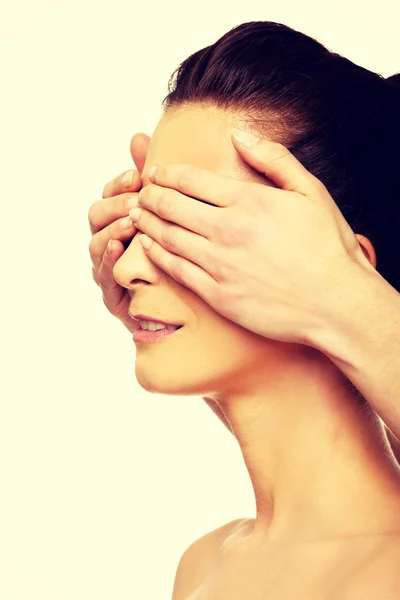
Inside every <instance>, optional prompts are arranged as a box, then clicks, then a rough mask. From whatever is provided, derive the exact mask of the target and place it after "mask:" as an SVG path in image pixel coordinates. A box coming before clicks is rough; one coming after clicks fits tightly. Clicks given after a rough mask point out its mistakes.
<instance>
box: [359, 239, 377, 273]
mask: <svg viewBox="0 0 400 600" xmlns="http://www.w3.org/2000/svg"><path fill="white" fill-rule="evenodd" d="M355 236H356V238H357V240H358V243H359V245H360V247H361V250H362V251H363V253H364V256H365V258H366V259H367V260H368V262H370V263H371V265H372V266H373V267H374V269H376V253H375V249H374V247H373V245H372V244H371V242H370V241H369V239H368V238H366V237H365V235H361V234H359V233H356V234H355Z"/></svg>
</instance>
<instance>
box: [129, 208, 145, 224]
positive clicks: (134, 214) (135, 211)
mask: <svg viewBox="0 0 400 600" xmlns="http://www.w3.org/2000/svg"><path fill="white" fill-rule="evenodd" d="M142 212H143V210H142V209H141V208H132V209H131V210H130V211H129V216H130V218H131V219H132V221H138V220H139V219H140V215H141V214H142Z"/></svg>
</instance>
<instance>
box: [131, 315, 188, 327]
mask: <svg viewBox="0 0 400 600" xmlns="http://www.w3.org/2000/svg"><path fill="white" fill-rule="evenodd" d="M129 314H130V316H131V317H132V319H135V320H136V321H154V322H155V323H161V325H173V326H174V327H182V325H183V323H170V322H169V321H161V319H157V318H156V317H149V316H146V315H131V313H129Z"/></svg>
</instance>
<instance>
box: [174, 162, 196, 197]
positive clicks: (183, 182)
mask: <svg viewBox="0 0 400 600" xmlns="http://www.w3.org/2000/svg"><path fill="white" fill-rule="evenodd" d="M193 178H194V173H193V171H192V170H191V169H188V168H185V169H183V170H182V171H180V172H179V173H178V176H177V186H178V188H179V189H180V190H182V192H183V193H185V190H190V189H192V185H193Z"/></svg>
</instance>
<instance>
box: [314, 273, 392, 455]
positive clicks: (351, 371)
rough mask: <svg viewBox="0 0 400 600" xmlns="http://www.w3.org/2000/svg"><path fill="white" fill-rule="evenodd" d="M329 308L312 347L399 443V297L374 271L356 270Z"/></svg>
mask: <svg viewBox="0 0 400 600" xmlns="http://www.w3.org/2000/svg"><path fill="white" fill-rule="evenodd" d="M332 304H334V306H331V307H330V308H329V310H328V312H327V314H326V315H325V316H324V317H323V318H322V319H321V321H320V324H319V326H318V327H316V328H315V330H314V331H313V332H310V335H309V343H310V345H311V346H313V347H315V348H317V349H318V350H320V351H321V352H323V353H324V354H325V355H326V356H328V357H329V358H330V359H331V360H332V361H333V362H334V363H335V364H336V366H337V367H338V368H339V369H340V370H341V371H342V372H343V373H344V374H345V375H346V377H348V379H350V381H351V382H352V383H353V384H354V386H355V387H356V388H357V389H358V390H359V391H360V392H361V394H362V395H363V396H364V398H365V399H366V400H367V401H368V402H369V404H370V405H371V407H372V408H373V410H374V411H375V412H376V413H377V414H378V415H379V416H380V417H381V419H382V420H383V421H384V422H385V423H386V425H387V426H388V427H389V429H390V430H391V431H392V432H393V433H394V435H395V436H396V437H397V438H400V294H399V293H398V292H397V291H396V290H395V289H394V288H393V287H392V286H391V285H389V283H388V282H387V281H386V280H385V279H384V278H383V277H382V276H381V275H380V274H379V273H378V272H377V271H375V269H373V267H371V268H370V269H369V268H366V267H363V266H361V265H357V266H355V268H354V270H353V273H352V274H351V276H348V277H347V282H346V284H345V285H343V286H340V289H339V290H338V292H337V297H335V301H334V303H332ZM328 313H329V314H328ZM392 446H393V443H392ZM397 451H398V452H399V449H398V450H397ZM399 458H400V457H399Z"/></svg>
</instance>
